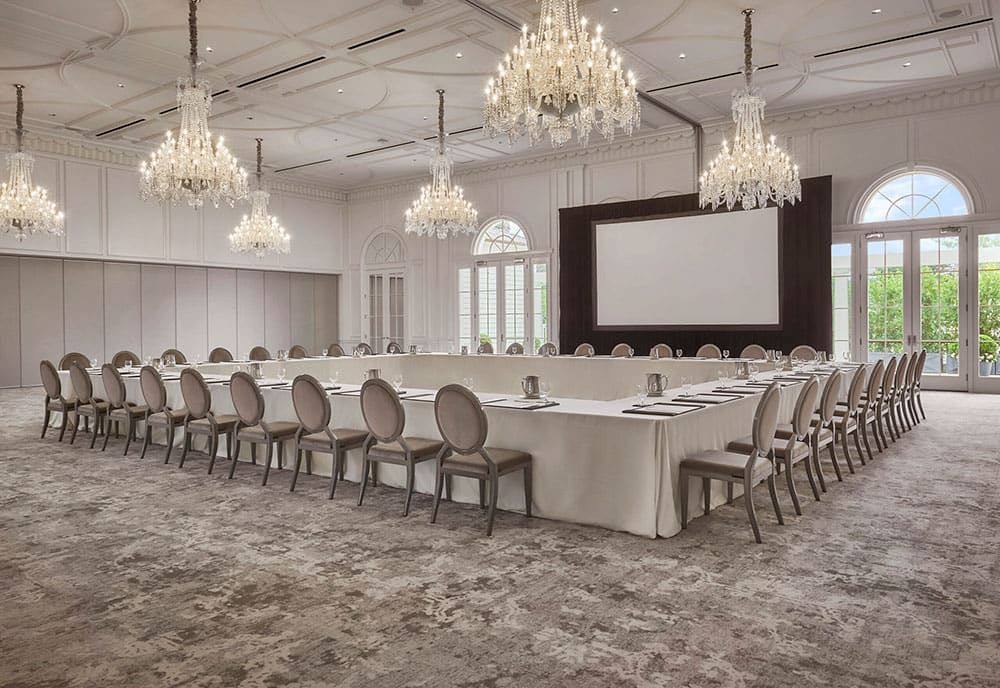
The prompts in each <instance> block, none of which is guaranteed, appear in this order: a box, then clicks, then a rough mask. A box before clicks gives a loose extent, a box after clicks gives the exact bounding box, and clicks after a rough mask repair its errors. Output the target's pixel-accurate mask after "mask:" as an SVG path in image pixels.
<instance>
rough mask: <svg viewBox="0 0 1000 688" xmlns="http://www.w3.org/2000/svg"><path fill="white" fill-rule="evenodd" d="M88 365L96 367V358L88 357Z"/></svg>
mask: <svg viewBox="0 0 1000 688" xmlns="http://www.w3.org/2000/svg"><path fill="white" fill-rule="evenodd" d="M90 367H91V368H96V367H97V359H96V358H92V359H90Z"/></svg>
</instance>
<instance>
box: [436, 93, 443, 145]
mask: <svg viewBox="0 0 1000 688" xmlns="http://www.w3.org/2000/svg"><path fill="white" fill-rule="evenodd" d="M437 92H438V155H444V89H443V88H439V89H438V91H437Z"/></svg>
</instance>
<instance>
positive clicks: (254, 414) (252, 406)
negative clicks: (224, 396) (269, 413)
mask: <svg viewBox="0 0 1000 688" xmlns="http://www.w3.org/2000/svg"><path fill="white" fill-rule="evenodd" d="M229 394H230V396H232V398H233V407H234V408H235V409H236V415H237V416H239V417H240V422H241V423H242V424H243V425H245V426H247V427H253V426H254V425H257V424H258V423H260V420H261V418H263V417H264V395H262V394H261V393H260V387H258V386H257V383H256V382H255V381H254V379H253V378H252V377H251V376H250V374H249V373H244V372H243V371H242V370H241V371H239V372H236V373H233V376H232V377H231V378H229Z"/></svg>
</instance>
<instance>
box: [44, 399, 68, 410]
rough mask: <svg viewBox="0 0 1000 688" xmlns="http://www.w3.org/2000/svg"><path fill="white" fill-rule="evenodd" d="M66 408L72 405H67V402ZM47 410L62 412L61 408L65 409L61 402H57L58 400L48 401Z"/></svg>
mask: <svg viewBox="0 0 1000 688" xmlns="http://www.w3.org/2000/svg"><path fill="white" fill-rule="evenodd" d="M66 406H72V404H71V403H69V402H67V403H66ZM47 408H48V409H49V410H50V411H62V410H63V408H65V407H64V406H63V403H62V402H61V401H59V400H58V399H50V400H49V403H48V404H47Z"/></svg>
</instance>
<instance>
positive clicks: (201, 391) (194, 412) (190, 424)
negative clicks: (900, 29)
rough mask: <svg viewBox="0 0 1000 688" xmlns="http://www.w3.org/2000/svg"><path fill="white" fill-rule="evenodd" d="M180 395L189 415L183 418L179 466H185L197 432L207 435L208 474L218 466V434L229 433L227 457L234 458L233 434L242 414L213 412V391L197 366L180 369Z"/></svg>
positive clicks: (227, 435)
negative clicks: (216, 456)
mask: <svg viewBox="0 0 1000 688" xmlns="http://www.w3.org/2000/svg"><path fill="white" fill-rule="evenodd" d="M181 396H182V397H183V398H184V406H185V408H187V415H186V416H185V417H184V441H183V442H182V445H183V451H181V460H180V462H179V464H178V466H177V467H178V468H184V459H186V458H187V453H188V452H189V451H190V450H191V442H192V440H193V439H194V436H195V435H203V436H205V437H208V474H209V475H211V474H212V469H213V468H214V467H215V455H216V454H217V453H218V451H219V436H220V435H225V436H226V458H227V459H228V460H229V461H232V460H233V433H234V432H236V424H237V423H238V422H239V420H240V419H239V417H238V416H235V415H232V414H218V415H217V414H216V413H215V412H213V411H212V390H210V389H209V388H208V383H206V382H205V378H204V377H203V376H202V374H201V373H199V372H198V371H197V370H195V369H194V368H185V369H184V370H182V371H181Z"/></svg>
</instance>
